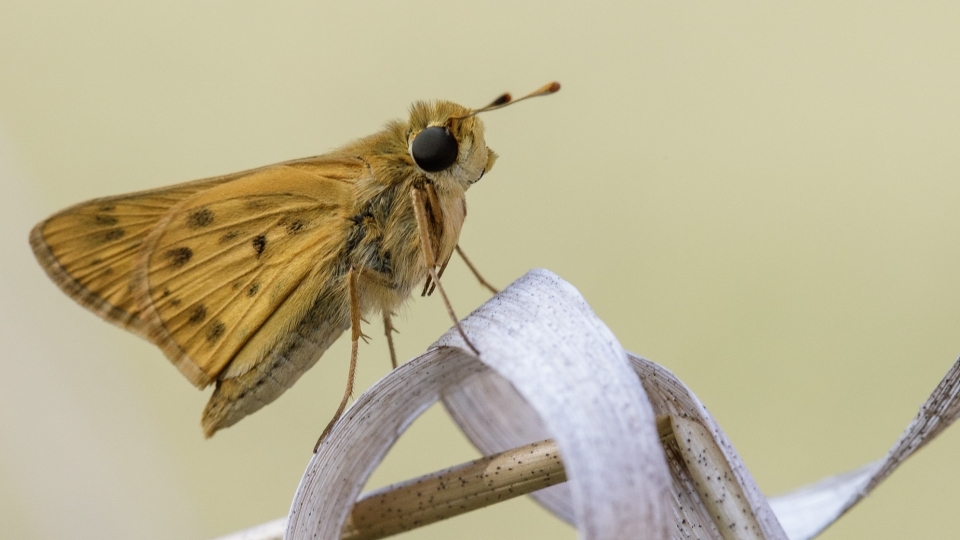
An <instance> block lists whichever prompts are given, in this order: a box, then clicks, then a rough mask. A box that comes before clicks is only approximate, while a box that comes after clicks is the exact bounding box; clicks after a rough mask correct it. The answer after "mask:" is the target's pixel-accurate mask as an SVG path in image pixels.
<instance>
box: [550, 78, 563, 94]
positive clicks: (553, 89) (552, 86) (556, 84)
mask: <svg viewBox="0 0 960 540" xmlns="http://www.w3.org/2000/svg"><path fill="white" fill-rule="evenodd" d="M559 91H560V83H559V82H557V81H553V82H552V83H550V84H549V85H547V92H550V93H551V94H552V93H554V92H559Z"/></svg>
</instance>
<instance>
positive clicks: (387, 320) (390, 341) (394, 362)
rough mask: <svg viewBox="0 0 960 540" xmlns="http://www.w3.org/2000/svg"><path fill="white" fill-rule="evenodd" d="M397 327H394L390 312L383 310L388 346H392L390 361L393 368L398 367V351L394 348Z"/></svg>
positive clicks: (384, 331)
mask: <svg viewBox="0 0 960 540" xmlns="http://www.w3.org/2000/svg"><path fill="white" fill-rule="evenodd" d="M396 331H397V329H396V328H394V327H393V321H392V320H391V319H390V312H389V311H384V312H383V333H384V334H386V335H387V347H390V363H391V364H392V365H393V369H397V351H396V349H394V348H393V333H394V332H396Z"/></svg>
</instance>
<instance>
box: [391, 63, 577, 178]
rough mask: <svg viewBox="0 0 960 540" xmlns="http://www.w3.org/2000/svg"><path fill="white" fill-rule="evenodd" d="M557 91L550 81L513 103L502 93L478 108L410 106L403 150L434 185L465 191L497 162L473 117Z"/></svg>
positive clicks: (445, 104)
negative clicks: (450, 185)
mask: <svg viewBox="0 0 960 540" xmlns="http://www.w3.org/2000/svg"><path fill="white" fill-rule="evenodd" d="M559 89H560V84H559V83H555V82H554V83H550V84H548V85H546V86H544V87H542V88H540V89H539V90H537V91H535V92H532V93H530V94H528V95H526V96H524V97H522V98H520V99H517V100H513V99H512V98H511V97H510V94H503V95H502V96H500V97H498V98H497V99H495V100H494V101H493V102H492V103H490V104H489V105H487V106H486V107H482V108H480V109H468V108H466V107H463V106H462V105H457V104H456V103H452V102H449V101H435V102H417V103H414V105H413V107H412V108H411V110H410V123H409V126H410V130H409V131H408V136H407V150H408V151H409V152H410V157H411V158H413V162H414V163H415V164H416V165H417V167H419V168H420V170H421V171H423V172H424V174H426V175H427V177H428V178H430V179H431V181H433V182H434V183H436V184H439V185H443V184H444V183H448V182H454V183H458V184H460V185H461V186H462V188H463V189H466V188H468V187H469V186H470V185H471V184H473V183H475V182H477V181H478V180H480V178H481V177H482V176H483V175H484V173H486V172H488V171H489V170H490V169H491V168H492V167H493V164H494V162H495V161H496V160H497V155H496V154H495V153H494V152H493V150H491V149H490V148H488V147H487V145H486V142H485V141H484V138H483V122H482V121H481V120H480V119H479V118H478V117H477V114H478V113H481V112H486V111H490V110H494V109H499V108H502V107H506V106H507V105H510V104H512V103H517V102H519V101H522V100H524V99H527V98H531V97H536V96H542V95H546V94H552V93H554V92H556V91H557V90H559Z"/></svg>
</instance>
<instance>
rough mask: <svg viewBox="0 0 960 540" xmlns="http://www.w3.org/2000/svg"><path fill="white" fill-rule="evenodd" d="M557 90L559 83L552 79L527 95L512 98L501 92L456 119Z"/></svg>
mask: <svg viewBox="0 0 960 540" xmlns="http://www.w3.org/2000/svg"><path fill="white" fill-rule="evenodd" d="M559 90H560V83H558V82H557V81H553V82H552V83H547V84H545V85H543V86H541V87H540V88H538V89H536V90H534V91H533V92H530V93H529V94H527V95H525V96H523V97H521V98H517V99H513V96H511V95H510V94H509V93H507V94H503V95H501V96H500V97H498V98H497V99H495V100H493V101H491V102H490V104H489V105H487V106H485V107H480V108H479V109H474V110H473V111H471V112H470V114H468V115H466V116H461V117H460V118H458V119H464V118H470V117H471V116H473V115H476V114H480V113H482V112H487V111H494V110H497V109H502V108H504V107H506V106H507V105H513V104H514V103H520V102H521V101H523V100H525V99H530V98H533V97H540V96H547V95H550V94H553V93H556V92H557V91H559Z"/></svg>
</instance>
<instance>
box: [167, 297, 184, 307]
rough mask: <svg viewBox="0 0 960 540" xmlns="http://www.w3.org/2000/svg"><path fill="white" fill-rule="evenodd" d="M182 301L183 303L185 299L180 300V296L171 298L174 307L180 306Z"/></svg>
mask: <svg viewBox="0 0 960 540" xmlns="http://www.w3.org/2000/svg"><path fill="white" fill-rule="evenodd" d="M182 303H183V301H182V300H180V299H179V298H171V299H170V305H171V306H173V307H180V304H182Z"/></svg>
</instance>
